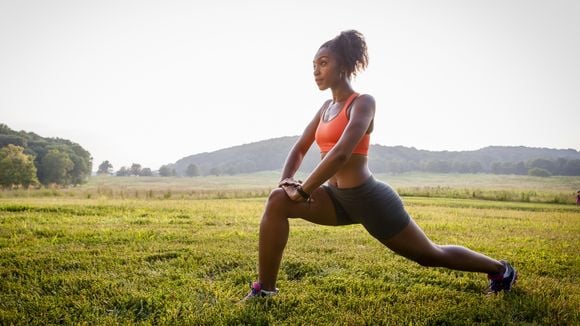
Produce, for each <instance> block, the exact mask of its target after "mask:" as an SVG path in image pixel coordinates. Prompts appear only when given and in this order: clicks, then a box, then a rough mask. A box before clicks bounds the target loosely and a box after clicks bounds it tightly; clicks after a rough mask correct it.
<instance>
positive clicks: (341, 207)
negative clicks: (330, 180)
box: [322, 176, 411, 240]
mask: <svg viewBox="0 0 580 326" xmlns="http://www.w3.org/2000/svg"><path fill="white" fill-rule="evenodd" d="M322 187H323V188H324V190H326V192H327V193H328V195H329V196H330V198H331V199H332V202H333V203H334V208H335V210H336V217H337V220H338V225H347V224H362V225H363V226H364V227H365V229H367V231H368V232H369V233H370V234H371V235H372V236H373V237H375V238H377V239H379V240H384V239H388V238H390V237H392V236H394V235H395V234H397V233H399V232H400V231H401V230H403V229H404V228H405V227H406V226H407V224H409V221H410V220H411V218H410V217H409V214H408V213H407V211H405V207H404V206H403V201H402V200H401V197H399V195H398V194H397V192H396V191H395V190H394V189H393V188H391V186H389V185H388V184H386V183H383V182H381V181H378V180H376V179H375V178H374V177H373V176H371V177H370V178H368V179H367V180H366V181H365V182H364V183H363V184H362V185H360V186H357V187H354V188H344V189H341V188H337V187H335V186H333V185H331V184H328V185H323V186H322Z"/></svg>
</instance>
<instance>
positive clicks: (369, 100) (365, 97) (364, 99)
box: [355, 94, 375, 108]
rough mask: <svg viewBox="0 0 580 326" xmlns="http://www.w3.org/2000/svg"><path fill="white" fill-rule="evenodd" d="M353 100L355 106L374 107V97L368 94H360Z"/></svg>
mask: <svg viewBox="0 0 580 326" xmlns="http://www.w3.org/2000/svg"><path fill="white" fill-rule="evenodd" d="M355 102H356V105H357V106H365V107H372V108H374V107H375V98H374V97H373V96H372V95H370V94H360V95H359V96H358V97H357V98H356V101H355Z"/></svg>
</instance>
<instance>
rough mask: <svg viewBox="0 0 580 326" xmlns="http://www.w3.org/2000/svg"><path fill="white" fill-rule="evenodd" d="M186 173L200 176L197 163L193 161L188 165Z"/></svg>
mask: <svg viewBox="0 0 580 326" xmlns="http://www.w3.org/2000/svg"><path fill="white" fill-rule="evenodd" d="M185 175H187V176H188V177H197V176H199V167H198V166H197V164H195V163H191V164H189V165H188V166H187V169H186V170H185Z"/></svg>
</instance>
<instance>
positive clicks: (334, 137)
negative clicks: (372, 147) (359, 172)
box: [314, 93, 371, 155]
mask: <svg viewBox="0 0 580 326" xmlns="http://www.w3.org/2000/svg"><path fill="white" fill-rule="evenodd" d="M358 95H359V94H358V93H352V95H351V96H350V97H349V98H348V99H347V100H346V102H345V103H344V106H343V107H342V109H340V112H338V114H337V115H336V116H335V117H334V118H332V119H330V120H329V121H324V114H325V112H326V110H328V107H330V105H329V106H327V107H326V108H325V109H324V110H323V111H322V113H321V115H320V122H319V123H318V128H316V134H315V136H314V138H315V139H316V144H318V147H319V148H320V152H322V153H326V152H328V151H330V150H331V149H332V148H333V147H334V145H336V143H337V142H338V140H339V139H340V137H341V136H342V133H343V132H344V129H345V128H346V125H347V124H348V117H347V115H346V111H347V110H348V107H349V106H350V105H351V104H352V102H353V101H354V99H355V98H357V97H358ZM370 140H371V136H370V134H368V133H366V134H365V135H364V136H363V137H362V139H361V140H360V141H359V143H358V144H357V145H356V147H355V148H354V150H353V151H352V153H353V154H362V155H368V153H369V143H370Z"/></svg>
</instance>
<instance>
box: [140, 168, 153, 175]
mask: <svg viewBox="0 0 580 326" xmlns="http://www.w3.org/2000/svg"><path fill="white" fill-rule="evenodd" d="M139 175H140V176H142V177H150V176H152V175H153V171H151V169H150V168H143V169H141V172H140V174H139Z"/></svg>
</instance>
